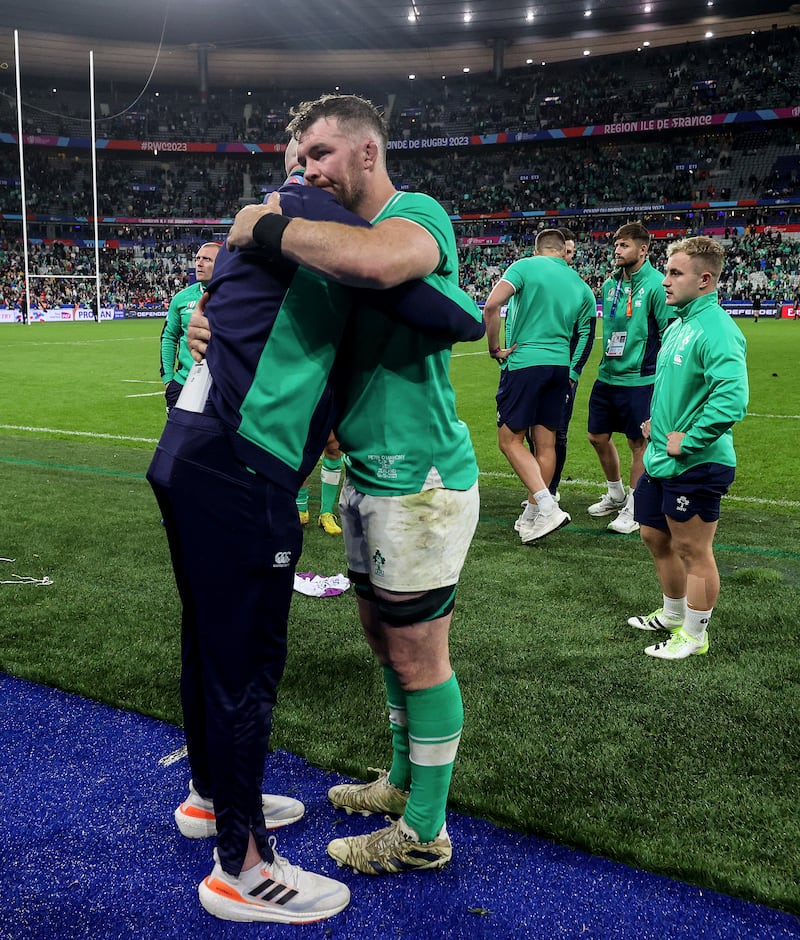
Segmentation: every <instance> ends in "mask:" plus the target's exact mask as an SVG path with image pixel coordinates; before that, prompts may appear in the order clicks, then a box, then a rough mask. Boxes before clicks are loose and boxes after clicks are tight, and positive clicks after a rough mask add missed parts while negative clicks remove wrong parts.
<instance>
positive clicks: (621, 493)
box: [606, 480, 625, 501]
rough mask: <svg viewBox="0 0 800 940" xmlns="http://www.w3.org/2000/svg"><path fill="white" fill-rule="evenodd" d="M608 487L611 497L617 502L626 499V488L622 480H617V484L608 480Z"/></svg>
mask: <svg viewBox="0 0 800 940" xmlns="http://www.w3.org/2000/svg"><path fill="white" fill-rule="evenodd" d="M606 486H607V487H608V495H609V496H612V497H613V498H614V499H616V500H617V501H619V500H621V499H624V498H625V487H624V486H623V485H622V480H617V482H616V483H614V482H613V481H612V480H606Z"/></svg>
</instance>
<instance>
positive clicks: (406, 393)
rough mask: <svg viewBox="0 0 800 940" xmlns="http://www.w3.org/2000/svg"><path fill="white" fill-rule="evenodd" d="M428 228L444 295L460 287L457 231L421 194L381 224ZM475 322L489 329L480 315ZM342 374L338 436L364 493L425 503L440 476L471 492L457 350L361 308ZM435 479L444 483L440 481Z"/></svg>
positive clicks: (394, 204) (473, 472)
mask: <svg viewBox="0 0 800 940" xmlns="http://www.w3.org/2000/svg"><path fill="white" fill-rule="evenodd" d="M397 217H399V218H404V219H410V220H411V221H413V222H416V223H417V224H419V225H422V226H423V228H425V229H426V230H427V231H428V232H430V233H431V235H432V236H433V237H434V239H435V240H436V243H437V245H438V246H439V255H440V263H439V266H438V268H437V269H436V271H434V272H433V273H432V274H430V275H428V277H426V278H424V279H423V280H424V282H425V283H426V284H428V285H430V286H432V287H434V288H435V289H436V290H437V291H439V292H440V293H444V294H452V293H453V291H454V288H457V287H458V255H457V251H456V240H455V234H454V232H453V226H452V224H451V222H450V219H449V218H448V216H447V213H446V212H445V211H444V209H443V208H442V207H441V206H440V205H439V204H438V203H437V202H436V200H435V199H432V198H431V197H430V196H426V195H424V194H422V193H400V192H398V193H395V195H394V196H393V197H392V198H391V199H390V200H389V201H388V202H387V204H386V205H385V206H384V207H383V209H382V210H381V211H380V212H379V213H378V215H377V216H376V217H375V218H374V219H372V223H373V224H376V223H378V222H381V221H383V220H384V219H389V218H397ZM472 316H473V317H474V318H475V320H476V321H480V311H479V310H478V308H477V307H475V309H474V312H473V313H472ZM351 329H352V335H351V337H350V338H349V339H348V340H347V348H346V350H345V356H344V358H343V361H342V365H343V366H344V368H345V369H346V370H347V371H346V372H345V376H346V377H345V386H346V387H345V398H344V407H343V411H342V417H341V419H340V421H339V423H338V425H337V428H336V431H337V436H338V438H339V442H340V443H341V445H342V450H343V451H344V452H345V453H346V454H347V459H348V474H349V476H350V479H351V480H352V482H353V484H354V486H355V487H356V489H358V490H359V491H360V492H363V493H369V494H371V495H375V496H399V495H404V494H410V493H419V492H420V491H421V490H422V489H423V486H424V485H425V481H426V479H428V476H429V474H430V473H431V471H432V470H434V471H435V472H436V473H437V474H438V477H439V478H440V479H441V484H442V486H443V487H445V488H447V489H455V490H466V489H469V488H470V487H471V486H472V485H473V484H474V483H475V481H476V480H477V478H478V465H477V462H476V460H475V452H474V450H473V448H472V441H471V440H470V436H469V430H468V428H467V426H466V425H465V424H464V422H463V421H460V420H459V419H458V416H457V414H456V407H455V392H454V391H453V386H452V384H451V382H450V376H449V369H450V348H451V347H450V344H449V343H448V342H446V341H439V340H436V339H433V338H432V337H430V336H426V335H423V334H422V333H420V332H418V331H417V330H414V329H412V328H411V327H409V326H406V325H404V324H403V323H399V322H396V321H393V320H392V319H390V318H389V317H388V316H387V315H386V314H384V313H381V312H380V311H379V310H378V309H376V308H375V307H373V306H371V305H370V304H369V303H368V302H367V301H362V302H361V303H360V304H359V306H358V310H357V313H356V316H355V317H354V319H353V321H352V323H351ZM434 476H435V475H434Z"/></svg>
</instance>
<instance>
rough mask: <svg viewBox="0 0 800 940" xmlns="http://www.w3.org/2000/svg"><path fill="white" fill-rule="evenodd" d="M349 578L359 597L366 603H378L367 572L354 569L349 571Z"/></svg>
mask: <svg viewBox="0 0 800 940" xmlns="http://www.w3.org/2000/svg"><path fill="white" fill-rule="evenodd" d="M347 577H348V579H349V581H350V583H351V584H352V585H353V590H354V591H355V592H356V595H357V596H358V597H360V598H362V599H363V600H365V601H370V602H371V603H373V604H377V603H378V598H377V596H376V594H375V591H374V589H373V587H372V582H371V581H370V579H369V575H368V574H367V573H366V571H353V570H352V569H348V571H347Z"/></svg>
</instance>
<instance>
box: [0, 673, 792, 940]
mask: <svg viewBox="0 0 800 940" xmlns="http://www.w3.org/2000/svg"><path fill="white" fill-rule="evenodd" d="M0 716H2V717H1V718H0V754H2V757H1V758H0V849H1V850H2V867H1V868H0V940H28V938H30V940H73V938H75V940H78V938H80V940H111V938H126V940H127V938H146V940H187V938H192V940H204V938H213V940H229V938H231V940H232V938H243V940H250V938H256V937H270V938H275V940H281V938H289V937H292V938H295V940H296V938H300V940H309V938H330V940H340V938H348V940H359V938H363V940H382V938H386V940H390V938H405V940H439V938H442V940H444V938H447V940H459V938H489V937H491V938H492V940H505V938H532V940H553V938H578V937H580V938H583V940H592V938H614V940H649V938H652V940H670V938H679V937H680V938H684V937H685V938H693V940H695V938H726V940H727V938H736V940H779V938H800V920H798V919H797V918H795V917H792V916H791V915H788V914H784V913H781V912H780V911H776V910H772V909H770V908H766V907H762V906H759V905H756V904H749V903H746V902H743V901H740V900H737V899H736V898H731V897H727V896H725V895H721V894H716V893H714V892H712V891H706V890H701V889H699V888H696V887H692V886H690V885H687V884H683V883H681V882H678V881H673V880H670V879H668V878H663V877H658V876H655V875H650V874H647V873H645V872H641V871H637V870H635V869H632V868H628V867H627V866H625V865H620V864H617V863H614V862H609V861H607V860H605V859H602V858H597V857H594V856H591V855H588V854H586V853H583V852H577V851H573V850H571V849H567V848H564V847H561V846H558V845H555V844H553V843H551V842H547V841H545V840H542V839H537V838H532V837H529V836H522V835H520V834H518V833H514V832H509V831H507V830H504V829H498V828H496V827H494V826H492V825H490V824H489V823H486V822H483V821H481V820H476V819H471V818H468V817H466V816H462V815H459V814H456V813H451V814H449V816H448V828H449V830H450V832H451V836H452V839H453V843H454V846H455V854H454V860H453V862H452V863H451V865H450V866H449V867H448V868H446V869H444V870H443V871H441V872H419V873H416V874H409V875H403V876H399V877H394V878H377V877H376V878H369V877H365V876H360V875H356V874H354V873H352V872H350V871H346V870H345V869H337V868H336V865H335V863H334V862H333V861H332V860H331V859H330V858H328V856H327V854H326V852H325V846H326V844H327V842H328V840H329V839H330V838H332V837H333V836H334V835H342V834H344V833H355V832H366V831H369V830H370V829H372V828H375V825H376V821H375V819H374V818H371V819H369V818H363V817H360V816H358V817H355V816H346V815H345V814H343V813H340V812H337V811H336V810H334V809H333V807H331V806H330V804H328V802H327V800H326V797H325V794H326V792H327V789H328V787H329V786H331V785H332V784H333V783H338V782H341V780H342V778H341V777H339V776H338V775H336V774H332V773H328V772H326V771H322V770H319V769H317V768H315V767H312V766H310V765H309V764H307V763H306V762H305V761H304V760H302V759H300V758H298V757H295V756H294V755H292V754H288V753H286V752H278V753H276V754H274V755H272V756H271V757H270V759H269V764H268V768H267V769H268V778H267V779H270V778H271V781H272V784H271V788H274V789H275V790H276V791H277V792H280V793H286V794H290V795H292V796H296V797H300V798H302V799H303V801H304V802H305V804H306V816H305V818H304V819H303V820H302V821H301V822H299V823H297V824H295V825H294V826H291V827H289V828H287V829H283V830H279V832H278V849H279V851H280V852H281V854H283V855H286V856H287V857H288V858H289V859H290V860H291V861H293V862H295V863H297V864H301V865H303V866H304V867H307V868H311V869H314V870H317V871H320V872H323V873H325V874H328V875H332V876H334V877H339V878H340V879H342V880H343V881H345V882H347V884H348V885H349V886H350V889H351V891H352V895H353V899H352V902H351V904H350V907H348V908H347V909H346V910H345V911H344V912H343V913H341V914H339V915H337V916H336V917H334V918H332V919H330V920H328V921H322V922H320V923H317V924H309V925H303V926H287V925H280V924H235V923H229V922H225V921H219V920H216V919H215V918H213V917H211V916H210V915H209V914H206V912H205V911H204V910H203V909H202V908H201V907H200V904H199V902H198V900H197V891H196V885H197V884H198V883H199V882H200V880H201V879H202V878H203V877H204V876H205V875H206V874H207V873H208V872H209V871H210V868H211V850H212V844H211V842H210V841H208V840H188V839H184V838H183V837H182V836H181V835H180V834H179V832H178V830H177V828H176V827H175V824H174V821H173V818H172V813H173V810H174V808H175V806H176V805H177V804H178V803H179V802H180V800H181V799H183V797H184V795H185V792H186V784H187V777H188V767H187V764H186V761H185V759H178V760H174V759H173V761H172V762H170V760H169V757H170V755H173V756H174V754H175V752H176V751H178V750H179V749H180V748H181V746H182V744H183V735H182V732H181V730H180V729H179V728H175V727H173V726H171V725H168V724H164V723H162V722H158V721H154V720H152V719H149V718H144V717H142V716H141V715H138V714H133V713H129V712H121V711H117V710H115V709H112V708H109V707H107V706H105V705H98V704H97V703H94V702H90V701H87V700H85V699H82V698H79V697H77V696H74V695H67V694H65V693H63V692H58V691H55V690H53V689H49V688H45V687H42V686H38V685H34V684H32V683H29V682H24V681H21V680H19V679H15V678H12V677H10V676H6V675H2V674H0Z"/></svg>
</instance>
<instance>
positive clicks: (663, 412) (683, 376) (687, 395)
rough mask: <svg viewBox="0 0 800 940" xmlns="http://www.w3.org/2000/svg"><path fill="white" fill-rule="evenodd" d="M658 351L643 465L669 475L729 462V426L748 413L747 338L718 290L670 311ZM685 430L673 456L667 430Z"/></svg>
mask: <svg viewBox="0 0 800 940" xmlns="http://www.w3.org/2000/svg"><path fill="white" fill-rule="evenodd" d="M676 309H677V313H678V319H677V320H675V321H674V322H673V323H672V324H671V326H670V327H669V329H668V330H667V332H666V333H665V334H664V342H663V345H662V346H661V352H660V353H659V354H658V366H657V368H656V376H655V386H654V387H653V403H652V408H651V417H650V425H651V427H650V441H649V443H648V445H647V447H646V449H645V452H644V467H645V470H647V472H648V473H649V474H650V476H653V477H662V478H669V477H676V476H679V475H680V474H681V473H683V472H684V471H686V470H689V469H690V468H691V467H695V466H697V465H698V464H702V463H719V464H722V465H723V466H726V467H735V466H736V454H735V452H734V449H733V434H732V432H731V427H732V426H733V425H734V424H735V423H736V422H737V421H741V420H742V418H744V416H745V414H746V413H747V398H748V382H747V363H746V359H745V352H746V343H745V339H744V336H742V331H741V330H740V329H739V327H738V326H737V325H736V324H735V323H734V322H733V321H732V320H731V318H730V314H728V313H726V311H725V310H723V309H722V307H720V305H719V299H718V295H717V293H716V292H715V293H713V294H707V295H706V296H704V297H698V298H697V299H696V300H693V301H691V303H688V304H686V306H685V307H679V308H676ZM671 431H681V432H683V433H685V434H686V437H685V438H684V439H683V442H682V444H681V450H682V453H681V455H680V456H679V457H670V456H669V454H667V434H669V433H670V432H671Z"/></svg>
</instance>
